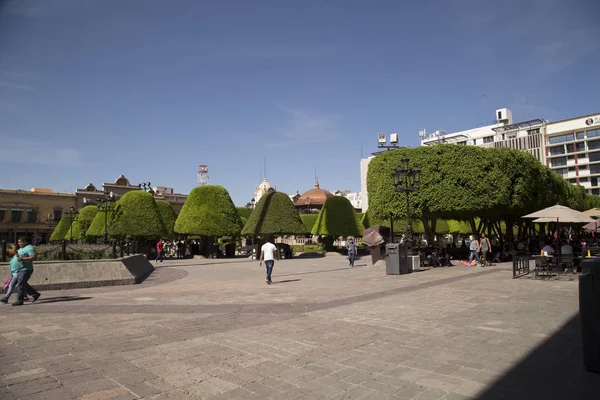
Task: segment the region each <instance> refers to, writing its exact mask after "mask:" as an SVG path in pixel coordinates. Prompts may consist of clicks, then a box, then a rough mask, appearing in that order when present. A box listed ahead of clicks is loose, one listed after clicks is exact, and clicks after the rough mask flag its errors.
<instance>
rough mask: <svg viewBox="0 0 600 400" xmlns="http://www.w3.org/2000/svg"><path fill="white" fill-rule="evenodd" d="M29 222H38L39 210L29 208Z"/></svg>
mask: <svg viewBox="0 0 600 400" xmlns="http://www.w3.org/2000/svg"><path fill="white" fill-rule="evenodd" d="M27 222H28V223H30V224H35V223H36V222H37V212H36V211H35V210H34V209H33V208H28V209H27Z"/></svg>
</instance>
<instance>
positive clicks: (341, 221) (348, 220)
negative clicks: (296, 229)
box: [311, 196, 363, 248]
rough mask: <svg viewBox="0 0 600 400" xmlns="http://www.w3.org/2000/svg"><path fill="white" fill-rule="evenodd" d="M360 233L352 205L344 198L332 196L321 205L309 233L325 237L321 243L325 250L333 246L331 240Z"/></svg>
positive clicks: (360, 227)
mask: <svg viewBox="0 0 600 400" xmlns="http://www.w3.org/2000/svg"><path fill="white" fill-rule="evenodd" d="M362 231H363V229H362V226H359V223H358V222H357V221H356V211H354V207H352V203H350V201H349V200H348V199H347V198H345V197H342V196H334V197H331V198H329V199H327V201H325V204H323V208H322V209H321V212H320V213H319V216H318V217H317V222H315V225H314V226H313V228H312V232H311V233H312V234H313V235H319V236H322V237H323V236H324V237H326V238H327V239H326V240H324V241H323V242H324V244H325V247H326V248H330V247H331V245H332V244H333V240H331V239H332V238H335V237H338V236H359V235H361V234H362Z"/></svg>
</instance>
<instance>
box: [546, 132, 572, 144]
mask: <svg viewBox="0 0 600 400" xmlns="http://www.w3.org/2000/svg"><path fill="white" fill-rule="evenodd" d="M571 141H573V134H572V133H567V134H566V135H560V136H553V137H551V138H549V139H548V143H550V144H556V143H564V142H571Z"/></svg>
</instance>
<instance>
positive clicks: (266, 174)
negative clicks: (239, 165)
mask: <svg viewBox="0 0 600 400" xmlns="http://www.w3.org/2000/svg"><path fill="white" fill-rule="evenodd" d="M265 179H267V157H265Z"/></svg>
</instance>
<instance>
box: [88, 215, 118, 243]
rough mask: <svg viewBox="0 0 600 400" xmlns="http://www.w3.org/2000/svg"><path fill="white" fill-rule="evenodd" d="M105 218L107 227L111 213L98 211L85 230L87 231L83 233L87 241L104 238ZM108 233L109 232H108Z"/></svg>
mask: <svg viewBox="0 0 600 400" xmlns="http://www.w3.org/2000/svg"><path fill="white" fill-rule="evenodd" d="M105 218H106V223H107V225H109V224H110V222H111V221H112V219H113V212H111V211H108V212H100V211H99V212H97V213H96V216H95V217H94V219H93V220H92V223H91V224H90V227H89V228H88V229H87V231H85V237H86V238H87V239H88V240H94V239H100V238H103V237H104V223H105ZM109 232H110V230H109Z"/></svg>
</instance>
